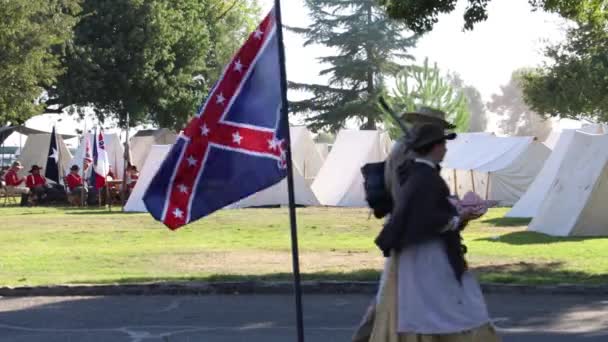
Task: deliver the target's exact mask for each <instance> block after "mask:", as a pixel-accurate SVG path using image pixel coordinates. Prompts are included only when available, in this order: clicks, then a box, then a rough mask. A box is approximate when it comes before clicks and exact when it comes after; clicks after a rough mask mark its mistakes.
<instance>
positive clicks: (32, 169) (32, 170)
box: [29, 165, 42, 173]
mask: <svg viewBox="0 0 608 342" xmlns="http://www.w3.org/2000/svg"><path fill="white" fill-rule="evenodd" d="M40 170H42V168H41V167H40V166H38V165H32V168H31V169H30V171H29V173H32V172H34V171H40Z"/></svg>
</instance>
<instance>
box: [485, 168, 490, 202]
mask: <svg viewBox="0 0 608 342" xmlns="http://www.w3.org/2000/svg"><path fill="white" fill-rule="evenodd" d="M489 197H490V173H489V172H488V178H487V180H486V200H488V198H489Z"/></svg>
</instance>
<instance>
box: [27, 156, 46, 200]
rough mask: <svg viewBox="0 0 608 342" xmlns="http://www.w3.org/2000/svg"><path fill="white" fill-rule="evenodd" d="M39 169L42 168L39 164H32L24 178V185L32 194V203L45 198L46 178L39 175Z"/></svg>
mask: <svg viewBox="0 0 608 342" xmlns="http://www.w3.org/2000/svg"><path fill="white" fill-rule="evenodd" d="M40 170H42V168H41V167H40V166H38V165H32V169H31V170H30V175H28V176H27V177H26V178H25V185H26V186H27V187H28V188H30V192H31V193H32V194H33V195H34V196H32V199H31V201H32V202H33V203H39V202H40V201H42V200H43V199H44V198H46V178H44V176H41V175H40Z"/></svg>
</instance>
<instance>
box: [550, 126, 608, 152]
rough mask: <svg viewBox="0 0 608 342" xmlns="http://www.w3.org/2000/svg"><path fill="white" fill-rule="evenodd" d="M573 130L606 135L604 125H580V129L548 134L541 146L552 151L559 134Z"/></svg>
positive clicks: (556, 131)
mask: <svg viewBox="0 0 608 342" xmlns="http://www.w3.org/2000/svg"><path fill="white" fill-rule="evenodd" d="M574 130H579V131H581V132H584V133H589V134H606V133H608V128H607V127H606V125H604V124H587V125H582V126H581V127H578V128H571V129H554V130H552V131H551V134H549V136H548V137H547V139H545V141H544V142H543V144H545V145H546V146H547V147H549V148H550V149H552V150H553V149H554V148H555V147H556V145H557V142H558V141H559V140H560V137H561V134H562V133H563V132H567V131H574Z"/></svg>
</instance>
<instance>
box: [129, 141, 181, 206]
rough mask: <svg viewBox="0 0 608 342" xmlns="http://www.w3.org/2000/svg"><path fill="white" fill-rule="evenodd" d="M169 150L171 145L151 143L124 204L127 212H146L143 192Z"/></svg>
mask: <svg viewBox="0 0 608 342" xmlns="http://www.w3.org/2000/svg"><path fill="white" fill-rule="evenodd" d="M170 150H171V145H152V146H150V153H148V158H146V163H145V164H144V166H143V168H142V169H141V171H140V174H139V178H138V179H137V183H136V184H135V188H133V192H131V195H130V196H129V200H128V201H127V203H126V204H125V209H124V210H125V211H127V212H147V211H148V210H146V206H145V204H144V194H145V193H146V190H147V189H148V185H150V182H151V181H152V177H154V175H155V174H156V172H157V171H158V169H159V168H160V165H161V164H162V162H163V160H165V157H166V156H167V153H169V151H170Z"/></svg>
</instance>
